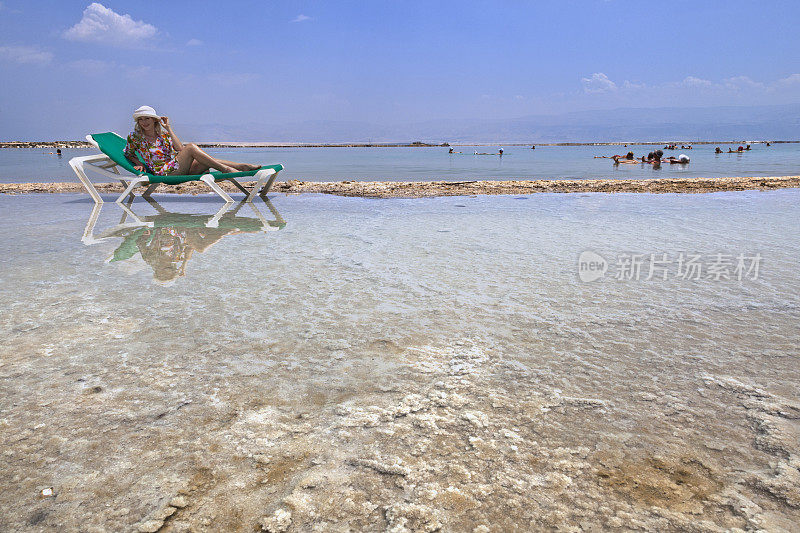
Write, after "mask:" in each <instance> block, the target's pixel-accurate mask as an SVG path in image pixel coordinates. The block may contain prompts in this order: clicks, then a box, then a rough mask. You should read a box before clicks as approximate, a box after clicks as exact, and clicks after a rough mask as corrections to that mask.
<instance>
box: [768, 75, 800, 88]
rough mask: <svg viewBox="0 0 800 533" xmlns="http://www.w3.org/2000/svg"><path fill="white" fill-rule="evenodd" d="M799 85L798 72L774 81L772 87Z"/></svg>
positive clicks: (799, 77) (799, 76)
mask: <svg viewBox="0 0 800 533" xmlns="http://www.w3.org/2000/svg"><path fill="white" fill-rule="evenodd" d="M793 85H800V74H791V75H789V76H786V77H785V78H781V79H779V80H778V81H776V82H775V84H774V88H783V87H792V86H793Z"/></svg>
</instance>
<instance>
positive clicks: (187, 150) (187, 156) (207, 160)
mask: <svg viewBox="0 0 800 533" xmlns="http://www.w3.org/2000/svg"><path fill="white" fill-rule="evenodd" d="M176 159H177V160H178V170H177V171H175V174H187V173H189V172H191V170H190V169H191V168H192V163H194V162H195V161H197V162H198V163H200V164H201V165H204V166H205V167H206V170H207V169H209V168H215V169H217V170H219V171H220V172H236V171H237V170H238V169H237V168H234V167H232V166H230V165H226V164H225V163H223V162H222V161H219V160H217V159H214V158H213V157H211V156H210V155H208V154H207V153H205V152H204V151H202V150H201V149H200V148H198V147H197V145H196V144H192V143H189V144H184V145H183V148H182V149H181V151H180V152H178V155H177V156H176Z"/></svg>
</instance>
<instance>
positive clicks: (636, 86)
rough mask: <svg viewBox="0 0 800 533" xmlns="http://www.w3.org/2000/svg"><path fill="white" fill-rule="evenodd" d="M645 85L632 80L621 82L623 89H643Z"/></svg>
mask: <svg viewBox="0 0 800 533" xmlns="http://www.w3.org/2000/svg"><path fill="white" fill-rule="evenodd" d="M645 87H647V85H645V84H644V83H634V82H632V81H628V80H625V81H624V82H622V90H624V91H635V90H639V89H644V88H645Z"/></svg>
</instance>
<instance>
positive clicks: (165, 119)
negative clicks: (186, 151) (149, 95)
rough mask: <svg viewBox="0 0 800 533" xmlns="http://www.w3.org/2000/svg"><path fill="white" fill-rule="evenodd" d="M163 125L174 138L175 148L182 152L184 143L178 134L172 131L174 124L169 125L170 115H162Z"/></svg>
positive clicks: (173, 144) (173, 145)
mask: <svg viewBox="0 0 800 533" xmlns="http://www.w3.org/2000/svg"><path fill="white" fill-rule="evenodd" d="M161 125H162V126H164V129H165V130H167V133H168V134H169V136H170V138H171V139H172V147H173V148H175V150H176V151H177V152H180V151H181V149H182V148H183V143H182V142H181V140H180V139H178V136H177V135H175V132H174V131H172V126H170V125H169V117H161Z"/></svg>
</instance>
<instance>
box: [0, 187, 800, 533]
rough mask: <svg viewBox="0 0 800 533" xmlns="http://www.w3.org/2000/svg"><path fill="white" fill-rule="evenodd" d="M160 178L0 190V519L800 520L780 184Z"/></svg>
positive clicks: (169, 523) (24, 524) (791, 321)
mask: <svg viewBox="0 0 800 533" xmlns="http://www.w3.org/2000/svg"><path fill="white" fill-rule="evenodd" d="M156 198H157V200H158V202H159V203H158V204H156V205H150V204H148V203H147V202H144V201H142V200H141V199H138V200H136V201H135V202H134V203H133V204H132V205H131V206H130V211H129V212H128V211H124V210H123V209H121V208H119V207H118V206H116V205H114V204H105V205H104V206H103V207H102V208H101V209H100V212H99V213H94V214H95V215H96V219H94V220H93V217H92V214H93V213H92V211H93V209H92V204H91V202H87V201H86V199H85V196H82V195H24V196H3V197H0V221H2V224H0V261H2V269H1V270H0V272H2V274H0V276H1V277H0V280H1V282H0V305H2V307H3V309H4V312H3V314H2V315H1V316H0V334H2V335H3V337H4V339H5V342H4V343H3V347H2V348H0V350H1V351H0V390H2V391H3V393H2V395H0V413H1V414H0V425H1V426H2V429H3V431H2V432H0V449H2V450H3V453H4V458H3V461H0V479H3V480H4V481H3V482H2V485H3V486H2V488H3V490H2V492H0V529H2V530H31V531H36V530H45V529H52V528H56V527H59V526H60V527H62V528H63V529H67V530H78V529H81V530H91V528H96V530H108V531H117V530H132V529H134V530H135V529H136V528H138V527H141V528H142V529H143V530H147V529H148V528H150V529H152V528H158V527H161V526H164V527H165V529H164V530H166V531H187V530H189V529H190V528H193V529H194V530H198V531H219V530H240V531H251V530H253V529H254V528H257V527H258V526H259V525H261V524H264V525H266V526H269V527H274V528H276V529H279V527H278V526H279V525H280V524H281V523H286V522H287V520H288V523H290V524H291V528H292V530H298V531H299V530H312V529H315V528H316V529H319V530H331V529H333V530H347V529H356V530H363V529H366V530H383V529H386V528H391V527H398V528H399V527H401V526H402V527H406V528H408V529H411V530H426V529H427V530H433V529H435V528H436V527H442V528H443V529H444V530H472V528H474V527H476V526H479V525H484V526H486V528H487V530H490V531H508V530H512V529H518V530H530V529H543V528H544V529H553V528H558V527H567V526H575V525H580V526H581V527H583V528H584V529H591V528H605V529H608V528H613V527H621V528H625V529H632V528H637V527H639V528H645V529H651V530H662V531H664V530H685V529H687V528H689V527H690V526H695V525H697V524H701V525H702V527H704V528H706V529H707V530H709V531H713V530H715V529H720V530H722V529H726V528H727V529H729V528H733V527H739V528H743V529H759V528H763V529H766V530H780V529H781V528H783V529H785V530H792V529H793V528H794V527H795V524H797V523H798V521H799V520H800V514H798V511H797V509H798V507H797V504H798V503H800V494H799V493H798V489H797V486H798V485H797V482H796V481H797V479H798V465H800V455H799V453H800V445H798V439H797V437H798V435H800V425H799V424H798V420H800V401H798V393H797V391H798V390H799V389H798V385H800V365H798V350H797V346H798V343H800V330H798V328H797V323H798V320H799V319H800V273H798V268H797V249H798V245H800V237H798V232H797V229H798V228H797V220H798V219H800V217H799V216H798V215H800V213H799V212H798V211H800V208H799V207H798V205H800V202H798V200H800V192H798V191H797V190H792V189H787V190H779V191H770V192H758V191H746V192H736V193H716V194H704V195H673V194H663V195H647V194H630V195H629V194H613V195H610V194H609V195H606V194H591V195H590V194H586V195H583V194H574V195H559V194H536V195H531V196H521V197H513V196H499V197H452V198H435V199H414V200H374V199H358V198H339V197H330V196H318V195H301V196H278V195H275V196H273V197H272V201H271V203H270V204H264V203H256V204H255V211H254V210H253V208H251V207H250V206H246V205H245V206H234V208H233V209H238V210H237V211H235V212H234V211H229V210H223V211H220V208H221V207H222V204H220V203H219V202H217V201H216V200H214V199H212V197H211V196H200V197H195V198H188V197H177V198H176V197H172V196H169V195H165V196H158V195H156ZM215 217H216V218H215ZM215 223H216V227H214V226H215ZM209 226H211V227H209ZM137 232H138V233H137ZM585 251H593V252H595V253H597V254H598V255H599V256H600V257H602V258H603V259H605V260H606V261H607V263H608V271H607V273H606V276H605V277H603V278H601V279H600V280H597V281H594V282H582V281H581V280H580V277H579V265H578V257H579V255H580V254H581V253H582V252H585ZM681 252H683V253H684V254H685V255H687V256H688V254H690V253H691V254H697V255H700V256H701V263H702V264H703V265H704V270H703V271H702V276H701V278H700V279H683V278H681V277H679V276H677V273H676V272H677V258H678V257H679V256H680V254H681ZM634 254H639V255H643V256H646V257H647V259H649V256H650V254H658V255H659V256H661V254H667V258H668V259H670V260H673V261H674V262H673V263H672V264H670V265H668V267H667V279H666V280H663V279H659V275H660V271H659V273H658V274H657V275H656V276H654V277H653V278H652V279H649V280H647V279H645V277H646V274H647V273H648V271H647V268H646V264H647V263H646V262H645V266H643V268H642V275H641V276H640V278H639V279H638V280H637V279H627V277H628V276H626V275H620V276H619V277H621V278H623V279H616V277H617V275H619V274H620V273H622V274H625V271H624V270H623V266H622V265H624V264H625V260H626V258H629V257H630V256H631V255H634ZM716 254H723V255H724V256H725V257H728V256H730V258H731V261H732V263H731V265H730V268H729V269H728V274H729V275H728V278H730V279H721V280H717V281H715V280H713V279H706V277H705V276H706V274H707V272H708V271H707V270H706V269H707V268H708V266H709V265H710V264H712V263H713V262H714V261H713V260H714V257H715V256H716ZM739 254H743V255H744V256H745V257H755V256H756V255H757V254H760V257H761V258H762V260H761V261H760V262H759V270H758V272H757V273H754V272H752V271H751V272H750V273H743V275H742V276H741V277H742V279H741V280H739V279H736V278H737V275H736V274H735V272H734V267H735V262H736V261H735V257H736V256H737V255H739ZM178 263H180V266H175V265H177V264H178ZM49 488H52V489H53V494H54V495H53V496H43V495H42V490H46V489H49Z"/></svg>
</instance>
